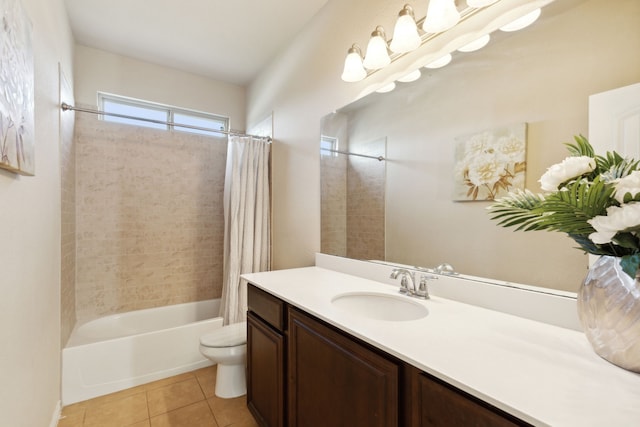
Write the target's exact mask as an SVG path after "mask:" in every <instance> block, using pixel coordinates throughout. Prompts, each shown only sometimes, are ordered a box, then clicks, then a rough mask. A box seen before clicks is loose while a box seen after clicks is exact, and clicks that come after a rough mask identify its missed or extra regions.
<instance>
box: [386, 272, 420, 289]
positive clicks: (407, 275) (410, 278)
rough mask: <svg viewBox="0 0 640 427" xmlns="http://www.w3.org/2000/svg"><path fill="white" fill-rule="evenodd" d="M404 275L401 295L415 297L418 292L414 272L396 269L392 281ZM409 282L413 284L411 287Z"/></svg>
mask: <svg viewBox="0 0 640 427" xmlns="http://www.w3.org/2000/svg"><path fill="white" fill-rule="evenodd" d="M399 274H402V278H401V279H400V293H401V294H407V295H413V294H415V292H416V282H415V276H414V274H413V272H411V271H409V270H407V269H406V268H394V269H393V270H392V271H391V276H389V277H390V278H391V279H397V278H398V275H399ZM409 282H411V287H409Z"/></svg>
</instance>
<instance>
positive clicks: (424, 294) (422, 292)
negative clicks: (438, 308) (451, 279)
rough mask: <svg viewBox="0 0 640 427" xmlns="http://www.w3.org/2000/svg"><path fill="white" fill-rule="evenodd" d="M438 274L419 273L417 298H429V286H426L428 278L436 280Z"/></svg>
mask: <svg viewBox="0 0 640 427" xmlns="http://www.w3.org/2000/svg"><path fill="white" fill-rule="evenodd" d="M437 279H438V276H434V275H433V274H421V275H420V284H419V285H418V289H417V290H416V296H417V297H418V298H423V299H429V298H430V297H429V287H428V286H427V282H428V281H429V280H437Z"/></svg>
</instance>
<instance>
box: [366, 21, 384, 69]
mask: <svg viewBox="0 0 640 427" xmlns="http://www.w3.org/2000/svg"><path fill="white" fill-rule="evenodd" d="M362 63H363V64H364V66H365V67H366V68H368V69H370V70H377V69H378V68H383V67H386V66H387V65H389V64H390V63H391V58H389V52H388V50H387V40H386V39H385V35H384V29H383V28H382V27H380V26H378V27H376V29H375V30H374V31H373V32H372V33H371V38H370V39H369V44H368V45H367V53H366V54H365V55H364V61H363V62H362Z"/></svg>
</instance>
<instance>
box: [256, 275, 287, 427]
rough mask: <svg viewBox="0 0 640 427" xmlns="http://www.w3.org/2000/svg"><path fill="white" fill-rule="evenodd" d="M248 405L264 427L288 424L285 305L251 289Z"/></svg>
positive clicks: (280, 426) (258, 290)
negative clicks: (286, 419)
mask: <svg viewBox="0 0 640 427" xmlns="http://www.w3.org/2000/svg"><path fill="white" fill-rule="evenodd" d="M248 307H249V312H248V313H247V406H248V407H249V410H250V411H251V413H252V414H253V415H254V417H255V418H256V420H257V421H258V422H259V423H260V424H261V425H264V426H269V427H282V426H284V425H285V412H284V411H285V405H284V398H285V367H286V363H285V351H286V349H285V339H284V315H285V312H284V303H283V302H282V301H280V300H279V299H277V298H275V297H273V296H271V295H269V294H268V293H266V292H264V291H262V290H260V289H258V288H256V287H254V286H249V292H248Z"/></svg>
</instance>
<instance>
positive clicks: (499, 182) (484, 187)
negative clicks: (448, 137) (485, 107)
mask: <svg viewBox="0 0 640 427" xmlns="http://www.w3.org/2000/svg"><path fill="white" fill-rule="evenodd" d="M526 130H527V125H526V123H522V124H518V125H514V126H508V127H503V128H498V129H493V130H489V131H484V132H479V133H475V134H473V135H468V136H464V137H459V138H456V149H455V168H454V176H455V178H454V180H455V182H454V196H453V198H454V200H458V201H467V200H495V199H497V198H499V197H502V196H503V195H506V194H507V192H509V191H512V190H515V189H524V175H525V166H526V157H525V156H526Z"/></svg>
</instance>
